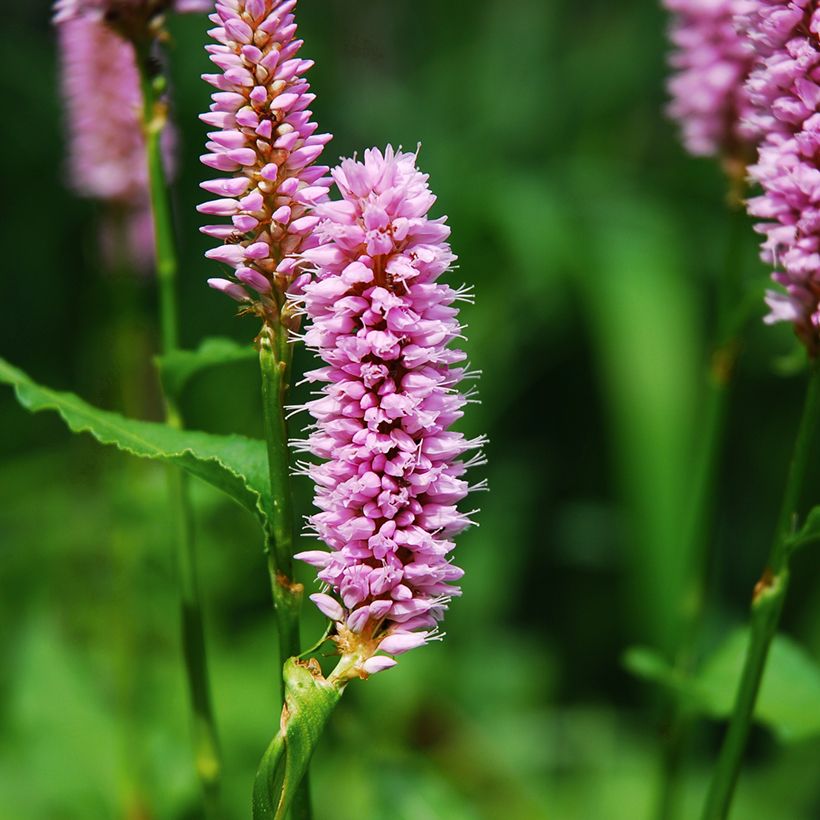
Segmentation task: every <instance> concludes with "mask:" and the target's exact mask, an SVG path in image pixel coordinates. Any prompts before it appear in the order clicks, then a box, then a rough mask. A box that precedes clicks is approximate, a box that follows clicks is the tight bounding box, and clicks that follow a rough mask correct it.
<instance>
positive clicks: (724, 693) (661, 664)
mask: <svg viewBox="0 0 820 820" xmlns="http://www.w3.org/2000/svg"><path fill="white" fill-rule="evenodd" d="M748 643H749V630H748V629H738V630H736V631H735V632H733V633H732V634H731V635H730V636H729V637H728V638H727V639H726V641H725V642H724V643H723V644H721V645H720V646H719V647H718V648H717V649H716V650H715V651H714V653H713V654H711V655H710V656H709V657H708V658H707V659H706V660H705V662H704V663H703V666H702V668H701V669H700V670H699V671H698V672H697V674H695V675H693V676H692V677H685V676H683V675H681V674H680V673H679V672H677V671H676V670H675V669H673V668H672V667H671V666H670V665H669V663H668V662H667V661H666V660H665V659H664V658H663V657H662V656H661V655H659V654H657V653H655V652H653V651H652V650H651V649H645V648H638V647H636V648H632V649H630V650H628V652H627V653H626V655H625V657H624V663H625V665H626V667H627V668H628V669H629V670H630V671H631V672H632V673H633V674H635V675H637V676H638V677H640V678H643V679H644V680H649V681H653V682H655V683H659V684H660V685H661V686H664V687H667V688H668V689H670V690H671V691H673V692H675V694H676V695H677V696H678V697H679V698H681V699H682V702H683V704H684V705H685V706H687V707H688V708H690V709H691V710H692V711H694V712H697V713H700V714H705V715H709V716H710V717H713V718H719V719H720V718H726V717H728V716H729V715H730V714H731V713H732V708H733V706H734V698H735V691H736V689H737V682H738V680H739V679H740V675H741V673H742V671H743V662H744V659H745V657H746V649H747V646H748ZM755 719H756V720H757V721H759V722H760V723H764V724H766V725H767V726H769V727H770V728H771V729H772V730H773V731H774V732H775V733H776V734H777V736H778V738H779V739H780V740H782V741H784V742H790V741H797V740H803V739H805V738H808V737H813V736H816V735H818V734H820V666H818V664H817V662H816V661H815V660H814V659H813V658H812V657H811V656H810V655H809V654H808V653H807V652H806V650H805V649H803V647H801V646H800V645H799V644H798V643H796V642H795V641H793V640H792V639H791V638H789V637H788V636H787V635H783V634H780V635H776V636H775V638H774V641H773V642H772V648H771V650H770V656H769V663H768V665H767V666H766V671H765V673H764V675H763V683H762V685H761V688H760V696H759V698H758V700H757V704H756V706H755Z"/></svg>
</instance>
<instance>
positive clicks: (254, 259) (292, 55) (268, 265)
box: [199, 0, 330, 315]
mask: <svg viewBox="0 0 820 820" xmlns="http://www.w3.org/2000/svg"><path fill="white" fill-rule="evenodd" d="M295 6H296V0H285V2H279V0H218V2H217V4H216V13H215V14H213V15H211V20H212V21H213V22H214V23H215V24H216V28H213V29H211V31H210V32H209V33H210V35H211V36H212V37H213V38H214V39H215V40H216V41H217V44H216V45H211V46H208V51H209V52H210V55H211V60H212V61H213V62H214V63H215V64H216V65H217V66H218V67H219V68H220V69H221V72H222V73H220V74H206V75H204V79H205V80H207V81H208V82H209V83H210V84H211V85H213V86H214V87H215V88H216V89H217V91H216V92H215V93H214V94H213V96H212V99H213V104H212V105H211V108H210V112H209V113H207V114H203V115H202V119H203V120H204V121H205V122H206V123H207V124H208V125H210V126H213V127H214V128H216V129H218V130H216V131H212V132H211V133H209V134H208V137H209V140H210V141H209V142H208V143H207V148H208V151H209V153H207V154H205V155H204V156H203V157H202V162H203V163H205V165H207V166H209V167H211V168H215V169H216V170H218V171H221V172H223V173H225V174H228V175H229V176H227V177H223V178H220V179H215V180H211V181H209V182H204V183H202V187H203V188H204V189H205V190H206V191H208V192H209V193H212V194H215V195H216V196H218V197H219V198H218V199H214V200H211V201H210V202H206V203H204V204H203V205H201V206H199V210H200V211H201V212H202V213H205V214H209V215H211V216H219V217H226V218H229V219H230V222H229V224H221V225H208V226H205V227H204V228H202V229H201V230H202V231H203V232H204V233H206V234H208V235H209V236H212V237H214V238H216V239H220V240H222V241H223V244H221V245H220V246H218V247H216V248H213V249H212V250H210V251H208V253H207V254H206V256H208V257H209V258H210V259H215V260H217V261H219V262H224V263H225V264H226V265H229V266H230V267H231V268H233V269H234V279H225V278H214V279H209V280H208V284H210V285H211V287H214V288H216V289H217V290H221V291H223V292H224V293H227V294H228V295H229V296H232V297H233V298H234V299H236V300H238V301H250V302H254V303H255V304H256V305H257V306H258V307H259V308H260V312H262V313H263V315H264V313H265V310H266V306H268V305H269V304H271V300H272V299H275V297H276V294H277V293H280V294H281V293H283V292H285V291H286V290H287V289H288V288H289V287H291V285H292V284H293V281H294V278H296V277H297V275H298V273H299V270H298V265H299V263H298V260H297V258H296V256H295V255H296V254H298V253H299V252H300V251H302V250H305V249H306V248H309V247H311V246H312V245H313V244H315V240H313V239H312V237H311V234H312V231H313V229H314V227H315V226H316V223H317V222H318V217H317V216H314V215H312V214H310V213H309V212H308V211H309V209H310V207H311V206H313V205H314V204H316V203H318V202H322V201H324V200H325V199H327V192H328V188H329V186H330V179H329V178H328V177H327V176H326V174H327V171H328V169H327V168H326V167H324V166H320V165H314V163H315V161H316V160H317V159H318V157H319V155H320V154H321V153H322V150H323V148H324V146H325V144H326V143H327V142H328V141H329V140H330V135H329V134H316V133H315V132H316V128H317V126H316V123H314V122H311V112H310V110H309V106H310V104H311V103H312V102H313V100H314V99H315V97H314V95H313V94H310V93H309V89H310V86H309V85H308V83H307V82H306V81H305V79H304V74H305V72H306V71H307V70H308V69H309V68H310V67H311V66H312V65H313V63H312V62H311V61H310V60H304V59H302V58H300V57H299V56H298V52H299V49H300V48H301V46H302V41H301V40H296V39H294V38H295V35H296V24H295V23H294V18H293V14H292V11H293V9H294V7H295ZM252 292H255V295H252Z"/></svg>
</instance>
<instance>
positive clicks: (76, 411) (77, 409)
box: [0, 359, 270, 524]
mask: <svg viewBox="0 0 820 820" xmlns="http://www.w3.org/2000/svg"><path fill="white" fill-rule="evenodd" d="M0 383H4V384H8V385H10V386H11V387H13V388H14V391H15V393H16V395H17V399H18V401H19V402H20V404H21V405H22V406H23V407H25V408H26V409H27V410H30V411H31V412H32V413H38V412H40V411H42V410H53V411H54V412H56V413H58V414H59V415H60V417H61V418H62V419H63V421H64V422H65V423H66V424H67V425H68V427H69V429H70V430H72V431H73V432H75V433H90V434H91V435H92V436H94V438H95V439H97V441H99V442H100V444H109V445H113V446H114V447H117V448H118V449H119V450H122V451H123V452H126V453H130V454H131V455H134V456H138V457H140V458H150V459H156V460H159V461H167V462H171V463H173V464H176V465H178V466H179V467H182V468H183V469H185V470H187V471H188V472H189V473H191V474H192V475H195V476H197V477H199V478H201V479H203V480H204V481H207V482H208V483H209V484H213V486H214V487H217V488H218V489H220V490H222V491H224V492H226V493H227V494H228V495H229V496H231V498H233V499H235V500H236V501H238V502H239V503H240V504H241V505H242V506H243V507H245V508H246V509H248V510H250V511H251V512H252V513H254V514H255V515H257V516H258V517H259V519H260V520H261V521H262V523H263V524H264V523H265V521H266V520H267V514H266V512H265V510H266V505H267V499H268V497H269V496H270V482H269V479H268V469H267V456H266V449H265V444H264V442H262V441H257V440H255V439H250V438H246V437H245V436H237V435H233V436H218V435H213V434H211V433H202V432H197V431H192V430H175V429H173V428H172V427H169V426H167V425H165V424H159V423H157V422H150V421H137V420H135V419H128V418H126V417H125V416H121V415H120V414H119V413H112V412H110V411H107V410H100V409H98V408H96V407H93V406H92V405H90V404H88V403H87V402H84V401H83V400H82V399H80V398H79V397H77V396H75V395H74V394H73V393H63V392H59V391H57V390H51V389H49V388H47V387H42V386H40V385H38V384H36V383H35V382H33V381H32V380H31V379H30V378H29V377H28V376H27V375H26V374H25V373H24V372H23V371H22V370H19V369H18V368H16V367H13V366H12V365H10V364H9V363H8V362H6V361H5V360H4V359H0Z"/></svg>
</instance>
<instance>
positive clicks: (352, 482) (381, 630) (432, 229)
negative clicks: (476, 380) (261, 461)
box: [297, 148, 483, 674]
mask: <svg viewBox="0 0 820 820" xmlns="http://www.w3.org/2000/svg"><path fill="white" fill-rule="evenodd" d="M415 159H416V157H415V155H414V154H409V153H401V152H398V153H396V152H394V151H393V150H392V149H391V148H387V150H386V151H385V152H384V153H381V152H380V151H378V150H376V149H372V150H369V151H365V154H364V159H363V161H361V162H358V161H356V160H352V159H348V160H344V161H343V162H342V163H341V165H340V166H339V167H337V168H336V169H334V171H333V174H332V175H333V179H334V180H335V182H336V184H337V186H338V189H339V191H340V192H341V199H340V200H339V201H336V202H325V203H321V204H319V205H317V206H316V207H315V208H314V211H313V213H314V214H315V216H316V217H317V218H319V220H320V221H319V224H318V226H317V228H316V235H317V236H318V238H319V240H320V244H319V245H318V246H317V247H315V248H312V249H309V250H307V251H305V252H303V259H304V260H305V261H306V263H307V264H310V265H312V266H314V267H315V272H314V278H313V280H312V281H311V282H310V283H308V284H307V285H305V287H304V293H303V295H302V296H301V297H300V300H301V303H302V304H303V307H304V311H305V313H306V315H307V316H308V318H309V324H308V325H307V327H306V329H305V333H304V339H305V342H306V344H307V345H308V347H309V348H311V349H313V350H315V351H316V352H317V353H318V355H319V357H320V358H321V359H322V361H323V362H324V366H323V367H321V368H320V369H318V370H314V371H312V372H311V373H308V374H307V380H308V381H310V382H318V383H321V384H323V385H324V386H323V387H322V389H321V391H320V397H319V398H317V399H315V400H313V401H309V402H308V403H307V405H306V409H307V410H308V412H309V413H310V415H311V416H312V417H313V418H314V419H315V424H314V425H312V427H311V428H309V429H310V433H309V436H308V438H307V440H306V441H304V442H299V443H297V446H299V447H300V448H301V449H302V450H304V451H307V452H309V453H311V454H312V455H314V456H315V457H317V458H318V459H321V460H322V461H321V463H319V464H302V465H300V466H301V468H302V469H303V470H304V472H305V473H306V474H307V475H309V476H310V477H311V478H312V479H313V481H314V483H315V485H316V498H315V503H316V506H317V507H318V509H319V512H318V513H316V514H315V515H313V516H312V517H311V518H310V526H311V528H312V529H313V530H315V533H316V534H317V535H318V536H319V538H320V539H321V540H322V541H323V542H324V543H325V544H326V545H327V546H328V547H329V548H330V551H323V550H310V551H308V552H303V553H301V554H300V555H298V556H297V557H298V558H301V559H302V560H304V561H307V562H308V563H310V564H312V565H314V566H316V567H319V579H320V580H321V581H322V582H324V584H325V585H326V590H327V591H325V592H321V593H317V594H316V595H313V596H312V598H313V600H314V602H315V603H316V604H317V605H318V607H319V608H320V609H321V610H322V612H324V613H325V614H326V615H328V616H329V617H330V618H332V619H333V620H334V621H335V622H336V640H337V643H338V644H339V649H340V651H341V652H342V653H343V654H344V653H348V654H352V655H356V656H357V657H358V658H359V660H360V662H361V663H360V664H359V666H358V672H359V673H361V674H372V673H374V672H376V671H380V670H381V669H385V668H387V667H388V666H391V665H393V663H394V660H393V659H392V657H389V656H393V655H397V654H400V653H401V652H404V651H406V650H408V649H411V648H413V647H416V646H419V645H421V644H423V643H425V642H427V641H429V640H430V639H431V638H433V637H434V636H435V635H436V625H437V623H438V621H439V620H440V619H441V617H442V616H443V614H444V611H445V609H446V607H447V603H448V601H449V599H450V597H451V596H453V595H456V594H458V592H459V590H458V587H457V586H455V585H454V582H456V581H457V580H458V579H459V578H460V577H461V575H462V570H461V569H459V568H458V567H456V566H455V565H454V564H452V563H451V562H450V559H449V556H450V553H451V551H452V550H453V547H454V544H453V541H452V538H453V536H455V535H456V534H457V533H459V532H461V531H462V530H463V529H465V527H467V526H468V525H469V524H470V523H472V522H471V521H470V519H469V515H470V514H469V513H464V512H460V511H459V510H458V507H457V505H458V504H459V502H460V501H462V500H463V499H464V498H465V497H466V495H467V494H468V492H469V491H470V490H471V489H476V488H475V487H474V488H470V487H469V486H468V484H467V482H466V481H465V480H464V477H463V476H464V473H465V471H466V469H467V467H469V466H471V465H472V464H477V463H479V462H480V461H481V460H482V456H481V454H480V452H475V453H474V454H473V457H472V458H470V459H468V460H466V461H465V460H464V458H463V456H464V455H465V454H466V453H468V452H469V451H480V447H481V445H482V444H483V440H482V439H481V438H478V439H472V440H470V439H467V438H465V436H464V435H463V434H462V433H458V432H454V431H452V430H450V429H449V428H450V426H451V425H452V424H453V423H454V422H455V421H456V420H457V419H458V418H460V417H461V416H462V410H463V407H464V406H465V404H466V403H467V402H468V401H469V398H468V395H464V394H462V393H460V392H458V390H457V386H458V384H459V382H460V381H461V380H462V379H463V378H465V376H469V375H471V374H468V373H467V372H466V370H465V366H464V364H463V363H464V360H465V354H464V353H463V352H461V351H460V350H456V349H452V348H451V347H449V344H450V343H451V342H452V341H453V340H454V339H456V338H458V337H459V336H460V334H461V326H460V325H459V322H458V319H457V312H458V311H457V309H456V308H455V307H454V303H455V302H456V301H457V300H459V299H460V298H461V299H464V298H469V297H468V296H467V295H466V291H464V290H463V289H462V290H454V289H453V288H451V287H450V286H449V285H446V284H444V283H442V282H439V281H438V280H439V277H440V276H441V275H442V274H443V273H444V272H445V271H447V270H448V269H449V268H450V267H451V265H452V264H453V262H454V260H455V257H454V256H453V254H452V253H451V251H450V247H449V245H448V243H447V238H448V236H449V233H450V231H449V228H448V227H447V225H446V224H445V220H444V219H443V218H440V219H430V218H428V212H429V210H430V208H431V206H432V205H433V203H434V201H435V197H434V196H433V194H432V193H431V192H430V189H429V187H428V185H427V177H426V176H425V175H424V174H422V173H420V172H419V171H418V170H417V169H416V165H415ZM377 652H383V653H385V654H381V655H378V654H376V653H377Z"/></svg>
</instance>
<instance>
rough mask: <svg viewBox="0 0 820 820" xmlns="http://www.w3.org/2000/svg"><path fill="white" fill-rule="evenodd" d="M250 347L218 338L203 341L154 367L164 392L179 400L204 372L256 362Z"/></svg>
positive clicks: (169, 354) (162, 357)
mask: <svg viewBox="0 0 820 820" xmlns="http://www.w3.org/2000/svg"><path fill="white" fill-rule="evenodd" d="M257 357H258V354H257V352H256V350H255V349H254V348H253V347H252V346H251V345H240V344H237V343H236V342H235V341H233V340H232V339H224V338H221V337H217V338H213V339H205V340H204V341H203V342H202V344H200V346H199V347H198V348H197V349H196V350H175V351H173V352H172V353H167V354H166V355H164V356H157V358H156V360H155V361H156V363H157V367H158V369H159V375H160V379H161V380H162V386H163V388H164V389H165V392H166V393H168V394H169V395H172V396H175V397H177V398H179V396H180V395H181V394H182V391H183V390H184V389H185V386H186V385H187V384H188V382H189V381H190V380H191V379H192V378H193V377H194V376H196V375H197V374H199V373H201V372H202V371H203V370H208V369H209V368H212V367H219V366H220V365H225V364H234V363H236V362H249V361H255V360H256V359H257Z"/></svg>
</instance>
